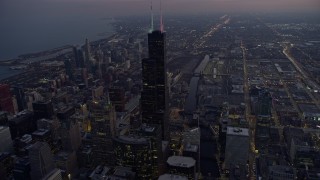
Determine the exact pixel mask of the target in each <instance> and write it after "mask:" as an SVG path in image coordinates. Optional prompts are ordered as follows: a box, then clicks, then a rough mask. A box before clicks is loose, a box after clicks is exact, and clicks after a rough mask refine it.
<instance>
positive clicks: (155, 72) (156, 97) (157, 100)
mask: <svg viewBox="0 0 320 180" xmlns="http://www.w3.org/2000/svg"><path fill="white" fill-rule="evenodd" d="M165 37H166V34H165V33H164V32H162V31H153V32H151V33H149V34H148V47H149V58H146V59H143V60H142V80H143V92H142V94H141V109H142V123H146V124H151V125H160V126H161V129H162V130H161V137H162V139H166V138H167V137H168V133H167V130H168V122H167V121H168V118H167V116H166V113H167V104H166V103H167V85H166V69H165V67H166V57H165V56H166V50H165V49H166V41H165Z"/></svg>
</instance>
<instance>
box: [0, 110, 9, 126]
mask: <svg viewBox="0 0 320 180" xmlns="http://www.w3.org/2000/svg"><path fill="white" fill-rule="evenodd" d="M7 124H8V113H7V112H5V111H0V126H6V125H7Z"/></svg>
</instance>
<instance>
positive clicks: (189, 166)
mask: <svg viewBox="0 0 320 180" xmlns="http://www.w3.org/2000/svg"><path fill="white" fill-rule="evenodd" d="M167 163H168V166H169V167H168V168H169V172H170V173H172V174H178V175H182V176H186V177H188V179H196V161H195V160H194V159H193V158H192V157H184V156H170V157H169V158H168V160H167Z"/></svg>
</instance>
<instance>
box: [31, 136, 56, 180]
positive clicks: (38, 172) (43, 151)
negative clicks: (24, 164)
mask: <svg viewBox="0 0 320 180" xmlns="http://www.w3.org/2000/svg"><path fill="white" fill-rule="evenodd" d="M29 159H30V165H31V178H32V179H35V180H39V179H42V178H43V177H45V176H46V175H47V174H48V173H50V172H51V171H52V170H53V169H54V163H53V155H52V153H51V149H50V147H49V145H48V144H47V143H46V142H39V141H38V142H36V143H35V144H33V145H32V147H31V148H30V149H29Z"/></svg>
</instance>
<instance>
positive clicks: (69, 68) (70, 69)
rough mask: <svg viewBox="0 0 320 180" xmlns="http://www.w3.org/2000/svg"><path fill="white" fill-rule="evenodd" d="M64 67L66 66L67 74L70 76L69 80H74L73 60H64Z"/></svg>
mask: <svg viewBox="0 0 320 180" xmlns="http://www.w3.org/2000/svg"><path fill="white" fill-rule="evenodd" d="M64 66H65V69H66V74H67V75H68V76H69V78H70V79H71V80H74V76H73V67H72V62H71V59H65V60H64Z"/></svg>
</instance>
